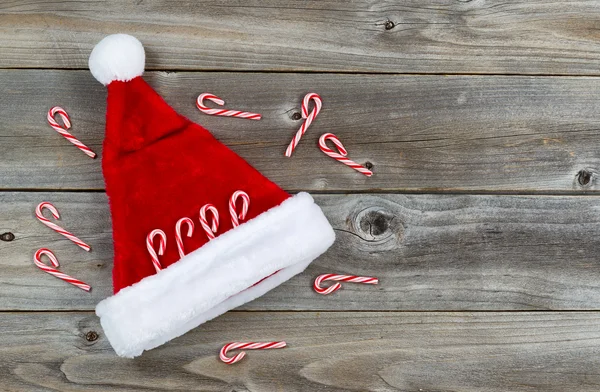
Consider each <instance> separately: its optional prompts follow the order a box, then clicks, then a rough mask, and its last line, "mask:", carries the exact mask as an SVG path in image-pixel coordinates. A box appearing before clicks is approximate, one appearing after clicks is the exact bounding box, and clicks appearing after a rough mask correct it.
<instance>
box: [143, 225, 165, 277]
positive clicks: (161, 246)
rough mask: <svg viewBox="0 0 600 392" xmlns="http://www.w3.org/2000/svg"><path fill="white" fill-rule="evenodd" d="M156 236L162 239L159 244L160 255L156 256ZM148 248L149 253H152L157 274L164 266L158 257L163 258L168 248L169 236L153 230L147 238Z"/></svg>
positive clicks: (151, 256)
mask: <svg viewBox="0 0 600 392" xmlns="http://www.w3.org/2000/svg"><path fill="white" fill-rule="evenodd" d="M156 236H159V237H160V238H159V242H158V254H156V251H155V250H154V237H156ZM146 247H147V248H148V253H150V258H151V259H152V264H153V265H154V269H155V270H156V272H157V273H158V272H160V271H161V270H162V266H161V265H160V261H158V255H161V256H162V255H163V254H164V253H165V249H166V248H167V235H166V234H165V232H164V231H162V230H160V229H154V230H152V231H151V232H150V233H149V234H148V236H147V237H146Z"/></svg>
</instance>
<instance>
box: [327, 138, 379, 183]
mask: <svg viewBox="0 0 600 392" xmlns="http://www.w3.org/2000/svg"><path fill="white" fill-rule="evenodd" d="M327 140H331V141H332V142H333V144H335V145H336V147H337V148H338V150H339V152H335V151H333V150H332V149H331V148H329V147H327V144H326V142H327ZM319 148H320V149H321V151H323V152H324V153H325V154H326V155H328V156H330V157H332V158H333V159H335V160H337V161H338V162H341V163H343V164H344V165H347V166H350V167H351V168H353V169H354V170H356V171H357V172H359V173H362V174H364V175H365V176H367V177H371V176H372V175H373V172H372V171H371V170H369V169H367V168H365V167H362V166H361V165H359V164H358V163H356V162H354V161H351V160H350V159H348V158H346V156H347V155H348V151H347V150H346V149H345V148H344V145H343V144H342V142H340V139H338V138H337V136H335V135H334V134H333V133H324V134H323V135H321V137H320V138H319Z"/></svg>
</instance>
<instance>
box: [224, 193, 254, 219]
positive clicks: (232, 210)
mask: <svg viewBox="0 0 600 392" xmlns="http://www.w3.org/2000/svg"><path fill="white" fill-rule="evenodd" d="M239 197H241V198H242V211H241V212H240V213H239V214H238V213H237V209H236V202H237V199H238V198H239ZM248 207H250V196H248V194H247V193H246V192H244V191H235V192H233V195H231V198H230V199H229V215H231V224H232V225H233V227H238V226H239V225H240V220H244V219H246V215H247V214H248Z"/></svg>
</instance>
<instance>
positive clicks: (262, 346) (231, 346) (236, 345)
mask: <svg viewBox="0 0 600 392" xmlns="http://www.w3.org/2000/svg"><path fill="white" fill-rule="evenodd" d="M285 346H286V343H285V342H266V343H255V342H248V343H243V342H232V343H228V344H226V345H225V346H223V348H222V349H221V352H220V353H219V359H220V360H221V361H223V362H225V363H226V364H228V365H233V364H234V363H236V362H239V361H241V360H242V359H244V357H245V356H246V353H245V352H243V351H242V352H240V353H237V354H236V355H235V356H233V357H228V356H227V352H229V351H230V350H238V349H239V350H269V349H272V348H284V347H285Z"/></svg>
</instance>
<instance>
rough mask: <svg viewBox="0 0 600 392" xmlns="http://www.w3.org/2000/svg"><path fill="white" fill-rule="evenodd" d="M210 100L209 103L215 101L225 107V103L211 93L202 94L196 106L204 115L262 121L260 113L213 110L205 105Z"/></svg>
mask: <svg viewBox="0 0 600 392" xmlns="http://www.w3.org/2000/svg"><path fill="white" fill-rule="evenodd" d="M205 99H208V100H209V101H213V102H214V103H216V104H217V105H219V106H223V105H225V101H223V100H222V99H221V98H219V97H217V96H216V95H213V94H210V93H204V94H200V95H199V96H198V99H196V106H197V107H198V110H200V111H201V112H202V113H205V114H210V115H211V116H225V117H239V118H247V119H249V120H260V119H261V115H260V114H258V113H251V112H240V111H239V110H228V109H211V108H209V107H208V106H206V105H204V100H205Z"/></svg>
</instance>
